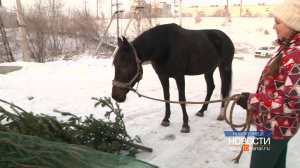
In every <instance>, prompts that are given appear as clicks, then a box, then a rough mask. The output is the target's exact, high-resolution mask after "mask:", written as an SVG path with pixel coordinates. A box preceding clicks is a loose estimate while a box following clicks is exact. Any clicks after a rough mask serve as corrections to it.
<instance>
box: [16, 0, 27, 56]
mask: <svg viewBox="0 0 300 168" xmlns="http://www.w3.org/2000/svg"><path fill="white" fill-rule="evenodd" d="M16 4H17V11H16V12H17V18H18V23H19V30H20V37H21V48H22V53H23V59H24V61H30V56H29V49H28V44H27V38H26V25H25V21H24V18H23V10H22V6H21V2H20V0H16Z"/></svg>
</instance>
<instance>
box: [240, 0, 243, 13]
mask: <svg viewBox="0 0 300 168" xmlns="http://www.w3.org/2000/svg"><path fill="white" fill-rule="evenodd" d="M242 10H243V0H241V3H240V17H241V16H242Z"/></svg>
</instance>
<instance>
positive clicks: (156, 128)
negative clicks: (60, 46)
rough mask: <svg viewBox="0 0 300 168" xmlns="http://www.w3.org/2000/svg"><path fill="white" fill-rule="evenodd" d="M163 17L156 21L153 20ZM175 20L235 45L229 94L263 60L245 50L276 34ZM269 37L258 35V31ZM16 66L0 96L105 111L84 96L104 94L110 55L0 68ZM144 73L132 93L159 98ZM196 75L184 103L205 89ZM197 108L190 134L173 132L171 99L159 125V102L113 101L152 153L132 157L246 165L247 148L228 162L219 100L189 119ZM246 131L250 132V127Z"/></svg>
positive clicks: (192, 164)
mask: <svg viewBox="0 0 300 168" xmlns="http://www.w3.org/2000/svg"><path fill="white" fill-rule="evenodd" d="M165 22H166V21H164V20H162V21H160V24H163V23H165ZM183 25H187V26H184V27H186V28H190V29H199V28H202V29H204V28H205V29H206V28H214V29H221V30H223V31H225V32H226V33H227V34H228V35H229V36H230V37H231V38H232V40H233V42H234V44H235V47H236V50H237V52H236V57H243V58H244V60H239V59H234V61H233V85H232V91H231V94H232V95H233V94H237V93H241V92H254V91H255V89H256V86H257V81H258V78H259V76H260V73H261V70H262V68H263V67H264V65H265V64H266V62H267V60H268V59H259V58H254V56H253V51H254V49H255V48H256V47H259V46H261V45H264V46H265V45H271V44H272V41H273V40H274V39H275V38H276V35H275V32H274V30H272V26H273V19H272V18H232V21H231V22H226V21H225V20H224V18H203V19H202V21H201V22H199V23H194V21H193V20H192V19H191V20H188V21H186V20H184V21H183ZM266 30H267V31H268V32H269V34H266V33H265V31H266ZM8 65H9V66H22V67H23V68H22V69H21V70H19V71H15V72H11V73H8V74H0V99H3V100H7V101H9V102H13V103H14V104H16V105H18V106H20V107H22V108H24V109H25V110H27V111H32V112H34V113H37V114H40V113H44V114H49V115H57V113H54V112H53V110H55V109H56V110H60V111H67V112H72V113H74V114H75V115H79V116H87V115H89V114H94V116H95V117H97V118H103V117H104V112H105V109H103V108H101V107H98V108H94V103H95V102H94V101H93V100H92V99H91V98H92V97H104V96H106V97H110V95H111V87H112V84H111V83H112V79H113V76H114V67H113V66H112V59H111V58H109V59H96V58H93V57H92V56H91V55H89V54H83V55H81V59H79V60H76V61H62V60H61V61H56V62H49V63H43V64H42V63H33V62H22V61H18V62H14V63H2V64H0V66H8ZM143 69H144V75H143V79H142V80H141V82H140V84H139V87H138V90H139V92H140V93H142V94H145V95H147V96H151V97H155V98H162V97H163V93H162V87H161V85H160V82H159V80H158V78H157V75H156V74H155V72H154V70H153V69H152V67H151V65H149V64H148V65H144V66H143ZM214 78H215V84H216V89H215V91H214V94H213V96H212V98H211V100H219V99H221V96H220V78H219V73H218V71H216V72H215V74H214ZM205 86H206V85H205V82H204V78H203V76H186V98H187V100H189V101H203V100H204V97H205V94H206V87H205ZM170 92H171V100H177V99H178V94H177V88H176V84H175V81H174V80H173V79H171V80H170ZM200 107H201V105H191V104H189V105H187V111H188V114H189V124H190V127H191V132H190V133H188V134H185V133H180V130H181V126H182V112H181V108H180V106H179V105H178V104H171V111H172V115H171V118H170V121H171V125H170V126H169V127H162V126H161V125H160V122H161V120H162V119H163V117H164V109H165V107H164V103H162V102H157V101H153V100H149V99H145V98H139V97H138V96H137V95H136V94H135V93H133V92H129V93H128V95H127V100H126V101H125V102H124V103H121V104H120V108H121V109H122V113H123V114H124V115H125V118H124V121H125V124H126V128H127V131H128V132H129V134H130V135H131V137H134V136H135V135H138V136H139V137H140V138H141V140H142V142H143V145H144V146H147V147H150V148H153V152H152V153H150V152H146V151H140V153H139V154H137V159H140V160H143V161H146V162H149V163H152V164H154V165H157V166H159V167H162V168H179V167H188V168H199V167H200V168H216V167H220V168H221V167H222V168H245V167H249V161H250V156H251V153H250V152H244V153H243V155H242V157H241V160H240V163H239V164H234V163H233V162H232V161H231V160H232V159H233V158H234V157H236V156H237V154H238V153H239V150H238V151H234V150H233V149H232V147H230V146H229V145H228V137H225V136H224V131H230V130H231V128H230V126H229V125H227V124H226V123H225V122H224V121H217V120H216V118H217V116H218V114H219V111H220V103H214V104H210V105H209V107H208V110H207V111H206V112H205V116H204V117H198V116H196V115H195V114H196V112H197V111H198V110H199V109H200ZM245 114H246V113H245V111H244V110H243V109H241V108H240V107H238V106H236V107H235V109H234V121H235V122H237V123H241V122H243V121H244V120H245ZM252 130H255V129H254V128H252ZM297 140H299V134H298V135H296V136H295V137H294V138H293V139H292V140H291V141H290V143H289V149H288V154H287V167H289V168H296V167H297V166H296V165H297V163H299V162H300V152H299V151H300V148H299V145H297V143H296V141H297Z"/></svg>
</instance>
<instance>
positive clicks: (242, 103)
mask: <svg viewBox="0 0 300 168" xmlns="http://www.w3.org/2000/svg"><path fill="white" fill-rule="evenodd" d="M249 96H250V93H248V92H242V95H241V97H240V98H239V99H238V100H237V101H236V104H238V105H240V106H241V107H242V108H243V109H245V110H247V109H248V108H247V106H248V102H247V101H248V98H249Z"/></svg>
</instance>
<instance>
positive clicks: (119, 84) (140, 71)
mask: <svg viewBox="0 0 300 168" xmlns="http://www.w3.org/2000/svg"><path fill="white" fill-rule="evenodd" d="M130 47H131V48H132V50H133V53H134V57H135V62H136V65H137V70H136V74H135V75H134V76H133V78H132V79H131V80H130V81H129V82H127V83H125V82H120V81H116V80H113V81H112V85H113V86H116V87H119V88H125V89H130V90H134V89H133V88H132V87H131V85H132V83H133V82H134V81H135V80H137V79H138V78H139V77H140V78H139V80H141V79H142V77H143V69H142V61H141V60H140V59H139V57H138V55H137V52H136V50H135V48H134V46H133V45H132V43H130Z"/></svg>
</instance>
